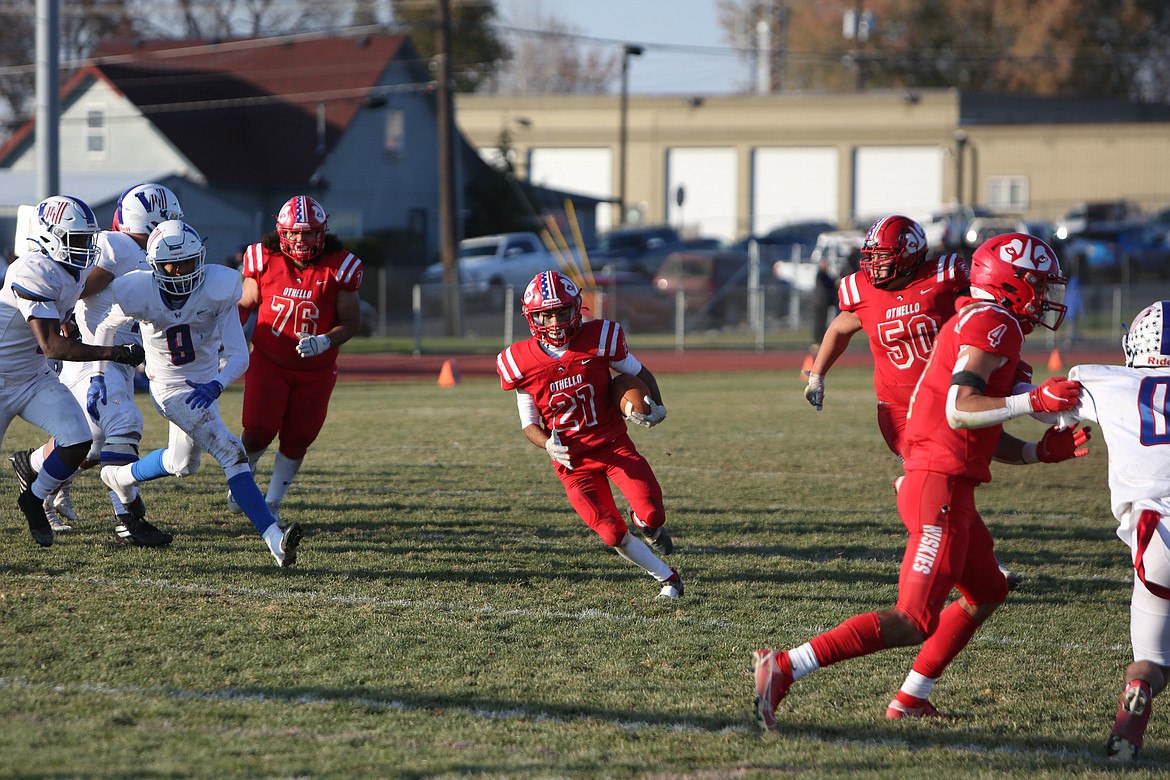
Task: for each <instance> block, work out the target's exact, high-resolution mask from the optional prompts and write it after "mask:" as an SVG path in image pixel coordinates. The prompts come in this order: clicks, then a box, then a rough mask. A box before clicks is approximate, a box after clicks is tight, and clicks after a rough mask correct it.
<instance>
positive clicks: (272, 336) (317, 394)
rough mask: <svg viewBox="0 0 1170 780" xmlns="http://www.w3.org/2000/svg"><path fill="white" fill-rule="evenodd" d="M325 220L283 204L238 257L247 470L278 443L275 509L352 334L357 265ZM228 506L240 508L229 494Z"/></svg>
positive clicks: (306, 202) (305, 201) (310, 204)
mask: <svg viewBox="0 0 1170 780" xmlns="http://www.w3.org/2000/svg"><path fill="white" fill-rule="evenodd" d="M327 220H328V215H327V214H326V213H325V209H324V208H322V206H321V204H320V203H318V202H317V201H315V200H314V199H312V198H310V197H308V196H307V195H298V196H296V197H295V198H292V199H290V200H289V201H288V202H287V203H285V204H284V206H283V207H282V208H281V209H280V213H279V214H278V215H277V217H276V230H275V231H274V232H272V233H269V234H268V235H266V236H264V238H263V239H262V240H261V241H260V243H258V244H253V245H251V246H249V247H248V248H247V249H246V250H245V251H244V259H243V273H244V292H243V295H242V296H241V298H240V303H239V309H240V320H241V322H246V321H247V319H248V317H249V315H250V314H251V313H252V311H253V310H255V311H257V315H258V316H257V320H256V328H255V330H254V331H253V332H252V362H251V365H250V366H249V367H248V373H247V374H245V375H244V411H243V427H244V432H243V435H242V436H241V437H240V438H241V440H242V441H243V442H244V448H245V449H246V450H247V452H248V462H249V463H250V464H251V466H252V469H253V470H255V468H256V463H257V461H259V460H260V458H261V456H263V455H264V452H265V450H267V449H268V445H269V444H271V443H272V441H273V439H275V438H276V437H277V436H278V435H279V436H280V445H279V448H278V450H277V453H276V459H275V460H274V461H273V464H272V478H271V480H270V481H269V483H268V491H267V495H266V496H265V500H266V501H267V502H268V508H269V510H270V511H271V512H272V514H273V515H275V516H277V518H278V519H279V513H280V503H281V501H283V500H284V497H285V494H286V493H287V492H288V489H289V487H290V486H291V485H292V484H293V481H294V480H295V479H296V476H297V472H298V471H299V470H300V468H301V464H302V463H304V460H305V453H306V452H308V449H309V446H310V445H312V443H313V442H314V441H316V440H317V435H318V434H319V433H320V432H321V428H322V426H323V425H324V424H325V416H326V414H327V413H328V411H329V399H330V397H331V396H332V395H333V387H334V385H335V384H337V354H338V347H340V346H341V345H342V344H344V343H345V342H347V341H349V340H350V339H351V338H353V337H354V336H356V335H357V333H358V331H359V330H360V329H361V324H362V313H361V298H360V297H359V295H358V289H359V288H360V287H361V285H362V261H361V260H359V259H358V258H357V257H355V256H354V255H353V254H351V253H350V252H348V251H346V249H345V248H344V247H342V245H341V241H340V240H339V239H338V238H337V237H336V236H334V235H333V234H332V233H329V232H328V230H329V226H328V222H327ZM228 506H229V508H230V509H231V510H232V511H235V512H238V511H239V506H238V505H237V504H236V503H235V502H234V501H233V500H232V497H231V496H230V495H229V496H228Z"/></svg>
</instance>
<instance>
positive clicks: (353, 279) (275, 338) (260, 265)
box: [243, 244, 362, 371]
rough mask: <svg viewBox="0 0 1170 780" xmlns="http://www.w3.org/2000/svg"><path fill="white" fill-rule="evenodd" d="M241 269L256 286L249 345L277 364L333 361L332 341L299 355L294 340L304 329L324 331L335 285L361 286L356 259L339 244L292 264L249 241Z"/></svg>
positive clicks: (309, 367) (333, 319) (332, 316)
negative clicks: (300, 264)
mask: <svg viewBox="0 0 1170 780" xmlns="http://www.w3.org/2000/svg"><path fill="white" fill-rule="evenodd" d="M243 272H244V276H245V277H246V278H249V279H255V280H256V284H257V285H258V286H259V287H260V306H259V307H258V309H257V315H256V329H255V330H254V331H253V332H252V348H253V349H257V350H259V351H261V352H263V353H264V356H265V357H267V358H268V359H269V360H271V361H272V362H273V363H275V364H276V365H278V366H281V367H282V368H292V369H299V370H302V371H315V370H317V369H322V368H327V367H329V366H331V365H333V364H334V363H335V362H336V361H337V347H331V348H329V349H327V350H325V351H324V352H322V353H321V354H320V355H316V356H314V357H308V358H303V357H301V356H300V355H298V354H297V342H299V341H300V340H301V336H302V335H304V334H307V335H310V336H314V335H317V334H318V333H325V332H326V331H328V330H330V329H331V328H332V327H333V326H334V325H336V324H337V291H338V290H357V289H358V288H359V287H361V286H362V261H361V260H359V259H358V258H357V257H355V256H354V255H353V254H351V253H349V252H346V251H345V250H340V251H337V252H325V253H323V254H322V255H320V256H319V257H318V258H317V259H316V260H314V261H313V262H312V263H309V264H308V265H306V266H305V267H304V268H297V267H296V265H295V264H294V263H293V261H292V260H289V259H288V258H287V257H285V256H284V254H283V253H281V252H273V251H270V250H268V249H265V248H264V246H263V245H262V244H252V245H251V246H250V247H248V248H247V250H245V251H244V266H243Z"/></svg>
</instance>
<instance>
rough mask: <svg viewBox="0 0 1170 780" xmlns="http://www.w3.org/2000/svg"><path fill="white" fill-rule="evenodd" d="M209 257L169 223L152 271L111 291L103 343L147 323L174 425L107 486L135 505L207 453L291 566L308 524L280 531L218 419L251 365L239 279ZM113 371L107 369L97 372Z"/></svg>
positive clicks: (183, 229) (157, 383) (157, 389)
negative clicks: (134, 494)
mask: <svg viewBox="0 0 1170 780" xmlns="http://www.w3.org/2000/svg"><path fill="white" fill-rule="evenodd" d="M205 256H206V249H205V248H204V245H203V239H202V238H200V237H199V234H198V233H196V232H195V230H194V228H192V227H191V226H190V225H188V224H187V223H185V222H182V221H179V220H168V221H167V222H163V223H162V224H161V225H159V226H158V227H157V228H155V229H154V232H152V233H151V234H150V239H149V240H148V242H147V245H146V259H147V261H148V262H149V263H150V266H151V268H152V271H149V272H148V271H131V272H130V273H128V274H126V275H125V276H123V277H121V278H119V279H116V280H115V281H114V283H113V285H112V288H113V291H114V299H115V301H116V304H115V306H114V308H113V310H112V311H111V312H110V315H109V316H108V317H107V318H106V319H105V320H103V321H102V323H101V325H99V326H98V330H97V338H98V342H99V343H106V342H107V341H109V340H111V339H113V338H114V334H115V333H116V332H117V329H118V328H119V327H121V326H123V325H125V324H126V323H129V322H132V321H137V322H138V323H139V324H140V325H141V328H142V342H143V345H144V346H145V348H146V375H147V377H148V378H149V379H150V394H151V397H152V398H153V399H154V403H155V405H156V406H157V407H158V409H159V411H160V412H161V413H162V416H163V417H165V418H166V419H167V420H168V421H170V440H169V442H168V445H167V447H166V449H159V450H155V451H154V452H151V453H150V454H149V455H147V456H146V457H144V458H142V459H141V460H139V461H136V462H134V463H130V464H126V465H122V466H104V467H103V468H102V471H101V476H102V482H104V483H105V484H106V487H108V488H109V489H110V490H112V491H114V492H115V493H116V494H117V495H118V498H119V499H120V500H121V501H122V502H123V503H124V504H127V505H129V504H130V501H131V498H130V496H131V491H132V490H133V488H134V486H135V485H136V484H137V483H139V482H146V481H148V480H152V479H158V478H160V477H167V476H176V477H185V476H188V475H190V474H194V473H195V472H196V471H198V470H199V465H200V459H201V456H202V454H203V451H204V450H206V451H207V452H209V453H210V454H211V456H212V457H213V458H215V459H216V460H217V461H218V462H219V464H220V466H222V467H223V470H224V474H225V475H226V476H227V483H228V489H229V490H230V491H231V493H232V496H233V497H234V498H235V500H236V502H237V503H239V505H240V506H241V507H242V508H243V510H244V512H245V513H246V514H247V516H248V519H249V520H251V521H252V524H253V525H254V526H255V527H256V530H257V531H259V532H260V535H261V536H262V537H263V538H264V541H265V543H266V544H267V546H268V550H269V552H271V553H272V557H273V558H275V559H276V562H277V563H279V564H280V565H281V566H291V565H292V564H293V563H295V562H296V559H297V546H298V545H299V544H300V541H301V536H302V532H301V527H300V526H299V525H297V524H296V523H293V524H291V525H290V526H289V527H288V528H287V529H286V530H284V531H283V532H282V531H281V529H280V528H279V527H278V526H277V524H276V521H275V519H274V518H273V517H272V514H271V513H270V512H269V511H268V507H267V506H266V505H265V504H264V496H263V495H262V494H261V493H260V489H259V488H257V487H256V482H255V480H254V479H252V470H251V469H250V468H249V467H248V458H247V456H246V455H245V453H244V447H243V445H242V444H241V443H240V440H239V439H237V438H236V437H235V436H234V435H233V434H232V433H231V431H229V430H228V428H227V426H226V425H224V422H223V419H222V418H221V417H220V414H219V404H218V402H217V400H216V399H218V398H219V395H220V393H222V392H223V389H224V388H225V387H227V386H228V385H230V384H231V383H232V382H233V381H235V380H236V379H238V378H239V377H240V375H241V374H243V373H244V370H245V369H246V368H247V367H248V344H247V342H246V341H245V339H244V329H243V327H242V326H241V325H240V318H239V314H238V310H237V308H236V303H237V302H238V301H239V299H240V292H241V290H240V286H241V285H240V276H239V274H238V273H236V272H235V271H233V270H232V269H230V268H227V267H225V266H219V265H213V266H207V265H205V263H204V260H205ZM221 344H222V346H223V351H222V353H221V352H220V345H221ZM221 357H222V367H221ZM104 369H105V366H102V365H99V366H98V368H97V373H99V374H101V373H103V372H104Z"/></svg>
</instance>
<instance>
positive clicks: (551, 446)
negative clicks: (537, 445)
mask: <svg viewBox="0 0 1170 780" xmlns="http://www.w3.org/2000/svg"><path fill="white" fill-rule="evenodd" d="M544 449H545V450H546V451H547V452H548V456H549V457H550V458H552V459H553V460H555V461H556V462H557V463H559V464H561V465H562V466H564V467H565V468H567V469H569V470H570V471H571V470H572V469H573V464H572V463H570V462H569V446H568V445H567V444H561V440H560V437H559V436H557V435H556V434H555V433H554V434H553V435H552V436H549V437H548V441H546V442H545V443H544Z"/></svg>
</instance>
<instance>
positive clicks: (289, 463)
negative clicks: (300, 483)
mask: <svg viewBox="0 0 1170 780" xmlns="http://www.w3.org/2000/svg"><path fill="white" fill-rule="evenodd" d="M304 462H305V459H304V458H299V459H297V460H293V459H292V458H289V457H286V456H284V455H281V454H280V453H279V452H278V453H276V459H275V460H273V462H272V481H271V482H269V483H268V493H267V494H266V495H265V496H264V500H265V501H267V502H268V503H269V504H273V505H279V504H280V502H281V501H283V500H284V495H285V493H287V492H288V489H289V487H290V486H291V485H292V483H293V480H295V479H296V478H297V472H298V471H300V470H301V464H302V463H304Z"/></svg>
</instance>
